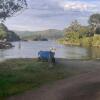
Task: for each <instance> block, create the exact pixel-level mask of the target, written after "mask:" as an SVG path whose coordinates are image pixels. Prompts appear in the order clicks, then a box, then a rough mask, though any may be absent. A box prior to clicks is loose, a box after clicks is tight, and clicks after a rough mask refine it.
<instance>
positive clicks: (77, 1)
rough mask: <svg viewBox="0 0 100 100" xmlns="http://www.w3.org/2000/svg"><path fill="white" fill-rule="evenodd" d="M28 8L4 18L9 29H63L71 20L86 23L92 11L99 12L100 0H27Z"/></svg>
mask: <svg viewBox="0 0 100 100" xmlns="http://www.w3.org/2000/svg"><path fill="white" fill-rule="evenodd" d="M27 2H28V9H27V10H25V11H24V12H23V13H20V14H19V15H17V16H14V17H12V18H9V19H7V20H6V22H5V24H6V25H7V26H8V28H9V29H11V30H22V31H23V30H26V31H37V30H45V29H63V28H65V27H67V26H68V25H69V24H70V23H71V22H72V21H73V20H75V19H77V20H78V21H79V22H80V23H81V24H85V25H86V24H87V21H88V18H89V16H90V15H91V14H93V13H99V12H100V0H27Z"/></svg>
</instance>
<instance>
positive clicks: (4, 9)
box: [0, 0, 27, 21]
mask: <svg viewBox="0 0 100 100" xmlns="http://www.w3.org/2000/svg"><path fill="white" fill-rule="evenodd" d="M26 6H27V3H26V0H0V19H1V21H4V20H5V19H6V18H7V17H11V16H13V15H14V14H15V13H17V12H19V11H21V10H22V9H23V8H25V7H26Z"/></svg>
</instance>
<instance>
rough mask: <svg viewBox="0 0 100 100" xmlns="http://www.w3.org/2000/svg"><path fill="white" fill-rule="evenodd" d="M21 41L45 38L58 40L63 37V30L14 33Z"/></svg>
mask: <svg viewBox="0 0 100 100" xmlns="http://www.w3.org/2000/svg"><path fill="white" fill-rule="evenodd" d="M15 32H16V33H17V34H18V35H19V36H20V37H21V38H22V39H31V40H34V39H35V38H47V39H58V38H61V37H63V36H64V32H63V30H56V29H49V30H44V31H15Z"/></svg>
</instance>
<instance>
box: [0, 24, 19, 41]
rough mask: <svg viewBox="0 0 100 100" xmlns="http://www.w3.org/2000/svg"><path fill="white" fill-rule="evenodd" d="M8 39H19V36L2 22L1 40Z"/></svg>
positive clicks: (0, 28) (0, 29)
mask: <svg viewBox="0 0 100 100" xmlns="http://www.w3.org/2000/svg"><path fill="white" fill-rule="evenodd" d="M4 39H6V40H7V41H18V40H20V38H19V36H18V35H16V34H15V33H14V32H13V31H9V30H8V29H7V27H6V26H5V25H4V24H0V40H4Z"/></svg>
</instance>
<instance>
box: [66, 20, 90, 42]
mask: <svg viewBox="0 0 100 100" xmlns="http://www.w3.org/2000/svg"><path fill="white" fill-rule="evenodd" d="M88 33H89V28H88V27H86V26H82V25H81V24H80V23H78V21H77V20H75V21H74V22H72V23H71V25H70V26H69V27H68V28H66V29H65V36H66V40H68V41H69V40H78V39H80V38H82V37H84V36H87V35H88Z"/></svg>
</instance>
